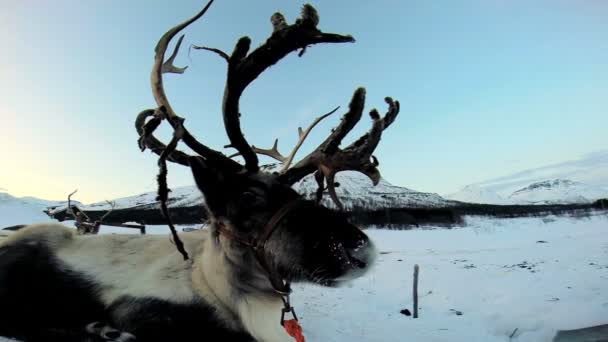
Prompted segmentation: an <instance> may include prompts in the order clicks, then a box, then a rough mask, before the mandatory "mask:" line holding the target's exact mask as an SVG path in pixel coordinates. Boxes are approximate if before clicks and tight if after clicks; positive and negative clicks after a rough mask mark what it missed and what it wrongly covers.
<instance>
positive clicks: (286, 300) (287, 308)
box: [280, 296, 298, 326]
mask: <svg viewBox="0 0 608 342" xmlns="http://www.w3.org/2000/svg"><path fill="white" fill-rule="evenodd" d="M282 299H283V309H281V322H280V323H281V326H283V325H284V323H285V315H286V314H287V313H291V315H292V316H293V319H294V320H296V322H297V321H298V316H297V315H296V310H295V309H294V308H293V306H291V304H290V303H289V296H285V297H282Z"/></svg>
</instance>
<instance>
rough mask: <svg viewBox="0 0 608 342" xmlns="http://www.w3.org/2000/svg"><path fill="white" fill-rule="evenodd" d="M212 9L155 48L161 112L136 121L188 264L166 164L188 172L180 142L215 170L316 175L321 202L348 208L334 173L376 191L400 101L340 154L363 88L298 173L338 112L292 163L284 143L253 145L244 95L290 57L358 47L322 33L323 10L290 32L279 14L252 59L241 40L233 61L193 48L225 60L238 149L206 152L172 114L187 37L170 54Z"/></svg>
mask: <svg viewBox="0 0 608 342" xmlns="http://www.w3.org/2000/svg"><path fill="white" fill-rule="evenodd" d="M212 3H213V0H212V1H209V3H207V5H206V6H205V7H204V8H203V9H202V10H201V11H200V12H199V13H198V14H196V15H195V16H194V17H192V18H190V19H188V20H186V21H185V22H183V23H181V24H179V25H177V26H175V27H173V28H171V29H170V30H169V31H167V32H166V33H165V34H164V35H163V36H162V37H161V39H160V40H159V42H158V44H157V46H156V49H155V57H154V65H153V68H152V73H151V85H152V93H153V95H154V99H155V101H156V103H157V105H158V107H157V108H156V109H148V110H144V111H143V112H141V113H140V114H139V115H138V117H137V119H136V122H135V125H136V128H137V132H138V134H139V136H140V138H139V146H140V148H141V150H142V151H143V150H145V149H146V148H148V149H150V150H151V151H152V152H154V153H156V154H158V155H159V156H160V158H159V161H158V164H159V169H160V172H159V175H158V184H159V191H158V195H159V196H158V199H159V200H160V202H161V209H162V211H163V214H164V215H165V217H166V219H167V222H168V224H169V226H170V228H171V231H172V234H173V239H174V241H175V244H176V246H177V248H178V249H179V251H180V252H181V253H182V255H183V256H184V258H185V259H187V258H188V254H187V253H186V251H185V250H184V248H183V245H182V244H181V241H180V240H179V236H178V235H177V232H176V230H175V227H174V226H173V224H172V222H171V218H170V216H169V212H168V206H167V201H168V193H169V191H170V190H169V188H168V186H167V181H166V177H167V167H166V162H167V161H170V162H174V163H177V164H181V165H185V166H189V165H190V162H189V160H190V159H189V158H190V156H189V155H188V154H187V153H184V152H182V151H179V150H177V149H176V147H177V144H178V142H179V141H182V142H184V143H185V144H186V145H187V146H188V147H189V148H190V149H192V150H193V151H194V152H195V153H197V154H198V155H199V156H200V157H202V158H204V159H205V160H211V161H213V163H212V164H213V165H217V166H218V168H221V169H226V170H230V171H237V172H247V173H256V172H259V170H260V168H259V161H258V155H265V156H269V157H271V158H274V159H275V160H278V161H280V162H281V163H282V164H283V166H282V169H281V170H280V171H279V172H278V177H279V179H280V180H281V181H282V182H284V183H286V184H290V185H293V184H294V183H296V182H298V181H299V180H301V179H302V178H304V177H305V176H306V175H308V174H313V173H314V177H315V179H316V181H317V183H318V185H319V189H318V191H317V196H316V201H317V203H319V202H320V201H321V198H322V195H323V193H324V191H325V190H327V191H328V192H329V194H330V196H331V198H332V200H333V201H334V203H335V204H336V206H337V207H338V208H340V209H343V205H342V204H341V202H340V200H339V199H338V196H337V194H336V189H335V187H336V183H335V175H336V173H338V172H340V171H345V170H354V171H359V172H362V173H364V174H366V175H367V176H368V177H369V178H370V179H371V180H372V182H373V183H374V184H377V183H378V181H379V180H380V173H379V171H378V169H377V166H378V162H377V160H376V158H375V157H373V156H372V153H373V151H374V149H375V148H376V146H377V145H378V142H379V141H380V137H381V135H382V131H383V130H384V129H386V128H387V127H388V126H390V124H391V123H392V122H393V121H394V119H395V117H396V116H397V114H398V112H399V102H397V101H393V100H392V99H390V98H386V102H387V103H388V104H389V110H388V112H387V114H386V115H385V116H384V117H382V118H381V117H380V115H379V114H378V112H377V111H376V110H372V111H371V112H370V116H371V118H372V121H373V124H372V128H371V129H370V131H369V132H368V133H367V134H365V135H364V136H362V137H361V138H359V139H358V140H357V141H355V142H354V143H352V144H351V145H349V146H347V147H345V148H340V144H341V142H342V140H343V139H344V137H345V136H346V135H347V134H348V133H349V132H350V131H351V130H352V129H353V127H354V126H355V125H356V124H357V122H358V121H359V120H360V119H361V116H362V112H363V109H364V104H365V90H364V89H363V88H359V89H358V90H357V91H356V92H355V94H354V96H353V99H352V101H351V103H350V108H349V111H348V112H347V113H346V114H344V116H343V117H342V120H341V122H340V124H339V125H338V127H336V128H335V129H334V130H333V131H332V133H331V134H330V135H329V137H328V138H327V139H326V140H325V141H324V142H323V143H322V144H321V145H319V146H318V147H317V148H316V149H315V150H314V151H313V152H311V153H309V154H308V155H307V156H306V157H305V158H303V159H302V160H301V161H299V162H297V163H295V165H293V166H292V164H293V163H294V158H295V155H296V153H297V152H298V150H299V149H300V147H301V146H302V143H303V142H304V140H305V139H306V138H307V137H308V135H309V133H310V131H311V130H312V129H313V128H314V127H315V126H316V125H317V124H318V123H319V122H320V121H322V120H323V119H325V118H327V117H328V116H330V115H331V114H333V113H335V112H336V111H337V110H338V108H339V107H337V108H335V109H334V110H332V111H330V112H328V113H326V114H324V115H322V116H320V117H318V118H317V119H315V120H314V122H313V123H312V124H311V125H310V126H309V127H308V128H307V129H305V130H303V129H301V128H299V129H298V134H299V137H298V142H297V143H296V145H295V147H294V148H293V149H292V151H291V152H290V153H289V154H288V155H287V156H285V155H283V154H281V153H280V152H279V150H278V140H275V142H274V145H273V147H272V148H270V149H262V148H258V147H256V146H254V145H252V144H250V143H248V142H247V140H246V138H245V135H244V134H243V131H242V129H241V125H240V116H241V114H242V113H241V109H240V106H239V102H240V98H241V95H242V94H243V92H244V90H245V89H246V88H247V86H248V85H249V84H251V82H253V81H254V80H255V79H256V78H257V77H258V76H259V75H260V74H261V73H263V72H264V71H265V70H266V69H268V68H269V67H270V66H272V65H274V64H275V63H277V62H278V61H279V60H281V59H282V58H284V57H285V56H287V55H288V54H289V53H291V52H294V51H297V50H300V52H299V54H298V55H299V56H302V55H303V54H304V52H305V51H306V48H307V47H309V46H311V45H315V44H320V43H352V42H354V41H355V39H354V38H353V37H352V36H350V35H340V34H335V33H325V32H322V31H320V30H319V29H318V28H317V25H318V24H319V15H318V13H317V11H316V10H315V9H314V8H313V7H312V6H311V5H309V4H306V5H304V6H303V7H302V11H301V16H300V18H298V19H297V20H296V21H295V23H294V24H291V25H290V24H288V23H287V21H286V20H285V17H284V16H283V15H282V14H281V13H278V12H277V13H275V14H273V15H272V17H271V20H270V21H271V23H272V27H273V32H272V34H271V36H270V37H269V38H268V39H267V40H266V41H265V42H264V44H262V45H261V46H259V47H258V48H256V49H254V50H253V51H251V52H250V46H251V40H250V39H249V37H242V38H240V39H239V40H238V41H237V43H236V44H235V47H234V49H233V51H232V53H230V54H228V53H226V52H224V51H222V50H221V49H218V48H212V47H206V46H198V45H192V46H191V48H193V49H197V50H205V51H209V52H212V53H214V54H216V55H218V56H220V57H221V58H222V59H223V60H225V61H226V63H227V77H226V86H225V89H224V96H223V100H222V117H223V122H224V127H225V130H226V134H227V136H228V139H229V141H230V144H229V145H226V146H225V147H226V148H234V149H236V153H234V154H232V155H231V156H226V155H224V154H223V153H221V152H219V151H216V150H214V149H211V148H209V147H207V146H205V145H204V144H202V143H200V142H199V141H198V140H197V139H196V138H194V137H193V136H192V134H190V132H189V131H188V130H187V129H186V127H185V126H184V119H183V118H181V117H179V116H178V115H177V114H176V113H175V111H174V110H173V108H172V106H171V104H170V103H169V100H168V98H167V96H166V93H165V90H164V86H163V74H165V73H174V74H182V73H184V72H185V71H186V69H187V67H182V68H180V67H176V66H175V65H174V64H173V62H174V60H175V57H176V56H177V54H178V52H179V49H180V46H181V44H182V41H183V39H184V35H182V36H180V38H179V40H178V41H177V44H176V45H175V48H174V50H173V52H172V54H171V55H170V56H169V57H168V58H167V59H166V60H165V53H166V51H167V48H168V46H169V43H170V41H171V39H172V38H173V37H175V36H176V35H177V34H178V33H179V32H180V31H181V30H183V29H184V28H186V27H187V26H188V25H190V24H191V23H193V22H194V21H196V20H197V19H199V18H200V17H202V16H203V15H204V14H205V12H206V11H207V10H208V9H209V7H210V6H211V4H212ZM163 120H166V121H167V122H169V124H170V125H171V126H172V127H173V129H174V135H173V139H172V140H171V143H169V144H168V145H165V144H164V143H162V142H161V141H160V140H158V139H157V138H155V137H154V135H153V133H154V131H155V129H156V128H158V126H159V125H160V124H161V123H162V121H163ZM235 156H241V157H242V158H243V160H244V165H241V164H240V163H238V162H237V161H235V160H234V159H232V157H235Z"/></svg>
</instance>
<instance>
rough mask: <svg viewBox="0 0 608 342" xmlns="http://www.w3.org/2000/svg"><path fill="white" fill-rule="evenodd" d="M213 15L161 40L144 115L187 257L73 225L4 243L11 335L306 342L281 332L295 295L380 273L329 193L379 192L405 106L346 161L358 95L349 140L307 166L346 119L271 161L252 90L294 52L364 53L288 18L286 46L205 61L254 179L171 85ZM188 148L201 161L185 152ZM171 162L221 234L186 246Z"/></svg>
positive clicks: (339, 135)
mask: <svg viewBox="0 0 608 342" xmlns="http://www.w3.org/2000/svg"><path fill="white" fill-rule="evenodd" d="M212 2H213V0H210V1H209V3H208V4H207V5H206V6H205V7H204V8H203V9H202V10H201V11H200V12H199V13H198V14H196V15H195V16H193V17H192V18H190V19H188V20H186V21H184V22H183V23H181V24H178V25H177V26H175V27H173V28H171V29H169V30H168V31H167V32H166V33H165V34H164V35H163V36H162V37H161V38H160V39H159V41H158V44H157V46H156V49H155V56H154V63H153V66H152V72H151V77H150V81H151V86H152V94H153V96H154V99H155V101H156V104H157V105H158V107H157V108H155V109H147V110H144V111H142V112H141V113H140V114H139V115H138V116H137V119H136V122H135V126H136V129H137V132H138V134H139V136H140V139H139V147H140V148H141V149H142V151H143V150H146V149H149V150H151V151H152V152H154V153H156V154H158V155H159V156H160V158H159V160H158V165H159V170H160V171H159V175H158V177H157V179H158V184H159V191H158V194H159V199H160V207H161V210H163V213H164V214H165V216H166V217H167V219H168V224H169V227H170V228H171V231H172V234H173V236H172V237H173V242H174V243H175V245H174V244H173V243H172V242H171V241H170V240H169V238H168V237H166V236H133V235H129V236H123V235H102V236H86V235H82V236H76V235H75V233H74V231H73V230H70V229H68V228H66V227H63V226H60V225H35V226H29V227H26V228H24V229H22V230H20V231H19V232H17V233H14V234H12V235H11V236H10V237H8V238H4V239H3V240H4V241H3V242H1V244H0V305H1V307H0V335H8V336H13V337H17V338H21V339H23V340H25V341H26V342H42V341H44V342H49V341H51V342H52V341H61V342H76V341H78V342H83V341H115V342H125V341H130V340H133V339H132V338H131V337H133V336H132V335H134V336H135V337H136V338H137V341H138V342H147V341H159V342H160V341H163V342H166V341H180V342H181V341H231V342H244V341H259V342H283V341H293V339H292V338H290V337H289V336H288V335H287V333H286V332H285V331H284V330H283V328H282V327H281V326H280V319H281V312H282V309H285V310H286V311H288V309H289V308H288V305H287V303H288V302H289V301H288V298H289V294H290V291H291V289H290V287H289V284H290V283H291V282H309V283H315V284H318V285H322V286H337V285H339V284H341V283H343V282H345V281H349V280H351V279H354V278H357V277H360V276H362V275H363V274H365V272H366V271H367V270H369V269H370V267H371V265H372V264H373V261H374V259H375V255H376V252H375V248H374V246H373V243H372V242H371V241H370V240H369V238H368V237H367V236H366V235H365V234H364V233H363V232H362V231H361V230H360V229H359V228H357V227H355V226H354V225H352V224H350V222H349V221H348V219H347V218H346V216H345V215H344V214H343V213H340V212H336V211H333V210H330V209H328V208H325V207H323V206H321V205H320V200H321V197H322V196H323V193H324V192H325V191H326V190H327V192H329V194H330V196H331V197H332V199H333V200H334V202H335V204H336V206H337V207H338V208H341V207H342V206H341V204H340V201H339V200H338V197H337V194H336V191H335V186H336V185H337V184H335V182H334V180H335V175H336V173H337V172H340V171H344V170H355V171H359V172H362V173H364V174H365V175H367V176H368V177H369V178H370V179H371V181H372V182H374V184H377V182H378V181H379V180H380V172H379V170H378V169H377V166H378V165H379V164H378V160H377V159H376V158H375V157H374V156H373V155H372V153H373V151H374V150H375V148H376V147H377V146H378V143H379V141H380V138H381V135H382V132H383V131H384V130H385V129H386V128H387V127H389V126H390V125H391V124H392V123H393V121H394V120H395V118H396V116H397V114H398V113H399V102H398V101H393V100H392V99H391V98H390V97H387V98H385V101H386V103H387V104H388V107H389V109H388V111H387V113H386V114H385V115H384V116H383V117H381V116H380V114H379V113H378V111H376V110H375V109H374V110H372V111H371V112H370V118H371V119H372V127H371V129H370V130H369V132H368V133H366V134H364V135H363V136H361V137H360V138H359V139H357V140H356V141H354V142H353V143H351V144H350V145H348V146H346V147H344V148H342V147H341V143H342V140H343V139H344V138H345V137H346V135H347V134H348V133H349V132H350V131H351V130H352V129H353V128H354V127H355V125H356V124H357V122H358V121H359V120H360V119H361V117H362V113H363V109H364V105H365V93H366V92H365V89H363V88H359V89H357V90H356V91H355V92H354V95H353V97H352V100H351V102H350V105H349V109H348V111H347V112H346V113H345V114H344V116H343V117H342V120H341V121H340V123H339V124H338V126H336V128H334V129H333V130H332V131H331V133H330V134H329V136H328V137H327V138H326V139H325V140H324V141H323V142H322V143H321V144H320V145H319V146H318V147H317V148H316V149H315V150H313V151H312V152H311V153H309V154H308V155H307V156H306V157H304V158H303V159H302V160H300V161H299V162H297V163H294V165H291V163H292V162H293V161H294V157H295V155H296V153H297V151H298V149H299V148H300V147H301V146H302V143H303V141H304V140H305V139H306V137H307V136H308V134H309V133H310V131H311V130H312V128H313V127H314V126H315V125H316V124H317V123H318V122H319V121H321V120H323V119H324V118H326V117H328V116H329V115H331V114H332V113H333V112H335V111H336V110H337V109H338V108H336V109H334V110H333V111H331V112H329V113H327V114H325V115H323V116H320V117H319V118H317V119H316V120H315V121H314V122H313V124H312V125H310V126H309V127H308V128H307V129H306V130H302V129H299V130H298V135H299V139H298V143H297V144H296V146H295V148H294V149H293V150H292V152H291V153H290V154H289V155H288V157H283V155H281V154H280V153H279V152H278V147H277V142H276V141H275V144H274V146H273V148H272V149H269V150H265V149H259V148H256V147H255V146H252V145H250V144H249V142H248V141H247V140H246V139H245V136H244V135H243V132H242V130H241V127H240V116H241V110H240V107H239V102H240V97H241V94H242V93H243V91H244V90H245V88H247V86H248V85H249V84H251V82H253V81H254V80H255V79H256V78H257V77H258V76H259V75H260V74H261V73H262V72H264V71H265V70H267V69H268V68H269V67H270V66H272V65H274V64H275V63H277V62H278V61H279V60H281V59H282V58H283V57H285V56H286V55H288V54H289V53H291V52H294V51H297V50H300V55H302V54H303V53H304V51H305V49H306V48H307V47H309V46H312V45H315V44H320V43H349V42H354V38H353V37H351V36H348V35H346V36H345V35H339V34H334V33H325V32H322V31H320V30H319V29H318V28H317V25H318V23H319V16H318V13H317V12H316V10H315V9H314V8H313V7H312V6H311V5H308V4H306V5H304V7H303V10H302V15H301V18H299V19H297V20H296V22H295V23H294V24H293V25H288V24H287V23H286V22H285V21H284V18H283V17H282V16H281V15H277V14H275V16H274V19H277V18H278V19H277V20H278V21H277V20H273V24H274V29H275V32H274V33H273V34H272V35H271V36H270V38H268V39H267V40H266V41H265V43H264V44H262V45H261V46H259V47H258V48H256V49H255V50H253V51H251V52H250V51H249V49H250V46H251V40H250V39H249V38H248V37H242V38H240V39H239V40H238V42H237V43H236V45H235V48H234V50H233V52H232V53H231V54H230V55H229V54H227V53H225V52H223V51H221V50H219V49H215V48H207V47H198V48H200V49H204V50H208V51H211V52H214V53H216V54H218V55H219V56H220V57H222V58H223V59H224V60H225V61H226V63H227V80H226V87H225V90H224V96H223V98H222V117H223V120H224V127H225V129H226V133H227V136H228V138H229V140H230V145H229V147H231V148H234V149H236V150H237V151H238V153H237V155H240V156H242V158H243V159H244V165H241V164H240V163H239V162H237V161H236V160H234V159H232V158H230V157H227V156H226V155H224V154H223V153H222V152H220V151H216V150H214V149H212V148H210V147H208V146H205V145H204V144H202V143H201V142H199V141H198V140H196V139H195V138H194V136H192V135H191V134H190V133H189V132H188V130H187V129H186V128H185V127H184V120H183V119H181V118H180V117H178V116H177V115H176V113H175V112H174V110H173V109H172V107H171V104H170V103H169V100H168V98H167V96H166V94H165V91H164V86H163V81H162V80H163V74H164V73H168V72H169V73H178V74H179V73H183V72H184V71H185V70H186V68H178V67H175V66H174V65H173V61H174V59H175V57H176V55H177V53H178V50H179V48H180V45H181V43H182V40H183V37H184V36H183V35H182V36H181V37H180V38H179V40H178V41H177V43H176V45H175V48H174V51H173V53H172V54H171V55H170V56H169V57H168V58H165V53H166V51H167V48H168V46H169V43H170V41H171V39H172V38H173V37H174V36H175V35H177V34H178V33H179V32H180V31H181V30H183V29H184V28H186V27H187V26H188V25H190V24H191V23H193V22H194V21H196V20H197V19H198V18H200V17H202V16H203V15H204V14H205V13H206V11H207V10H208V9H209V7H210V6H211V3H212ZM279 19H280V20H279ZM195 48H197V47H195ZM163 120H166V121H168V122H169V123H170V124H171V126H172V128H173V129H174V135H173V138H172V140H171V142H170V143H169V144H167V145H165V144H164V143H162V142H161V141H160V140H158V139H157V138H156V137H154V135H153V133H154V130H155V129H156V128H157V127H158V126H159V125H160V124H161V123H162V121H163ZM180 140H182V141H183V142H184V143H185V144H186V145H187V146H188V147H189V148H190V149H191V150H192V151H194V152H195V153H196V154H197V156H191V155H189V154H187V153H184V152H182V151H179V150H177V149H176V146H177V144H178V142H179V141H180ZM258 154H261V155H267V156H270V157H272V158H275V159H277V160H279V161H281V162H282V163H284V164H283V168H282V169H281V171H279V172H276V173H266V172H263V171H261V170H260V167H259V163H258V157H257V155H258ZM235 156H236V155H235ZM167 161H170V162H174V163H177V164H180V165H183V166H187V167H189V168H190V169H191V171H192V174H193V177H194V181H195V183H196V185H197V186H198V188H199V189H200V190H201V192H202V193H203V195H204V198H205V205H206V207H207V210H208V214H209V217H210V220H211V224H210V227H209V229H208V230H206V231H196V232H190V233H184V234H182V237H183V241H182V238H180V236H179V235H178V234H177V232H176V230H175V227H174V226H173V225H172V223H171V220H170V215H169V214H168V208H167V200H168V195H169V189H168V185H167V181H166V180H167V167H166V162H167ZM310 174H314V178H315V180H316V182H317V184H318V190H317V194H316V201H311V200H305V199H303V198H302V196H301V195H300V194H298V193H297V192H296V191H294V190H293V188H292V185H293V184H295V183H296V182H298V181H300V180H302V179H303V178H304V177H305V176H307V175H310ZM176 247H177V250H176V249H175V248H176ZM178 252H179V253H178ZM284 303H285V304H284ZM91 322H103V323H105V324H107V325H110V326H112V327H113V328H117V329H119V330H120V331H123V332H125V333H123V334H121V333H120V331H112V333H111V334H107V333H104V332H103V331H104V330H102V333H101V334H98V335H95V334H93V333H91V330H93V331H94V332H95V333H97V330H98V328H99V326H98V325H97V324H93V325H91V324H90V323H91ZM104 329H105V328H104ZM129 334H132V335H129Z"/></svg>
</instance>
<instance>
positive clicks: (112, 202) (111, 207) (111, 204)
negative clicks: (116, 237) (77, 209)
mask: <svg viewBox="0 0 608 342" xmlns="http://www.w3.org/2000/svg"><path fill="white" fill-rule="evenodd" d="M106 203H108V204H109V205H110V210H108V211H107V212H106V213H105V214H104V215H103V216H102V217H101V218H100V219H99V220H98V222H103V220H105V219H106V217H108V215H110V213H112V211H114V208H116V201H111V202H110V201H107V200H106Z"/></svg>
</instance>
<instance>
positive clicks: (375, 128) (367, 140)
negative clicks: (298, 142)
mask: <svg viewBox="0 0 608 342" xmlns="http://www.w3.org/2000/svg"><path fill="white" fill-rule="evenodd" d="M385 101H386V103H387V104H388V106H389V109H388V111H387V113H386V114H385V115H384V117H382V118H381V117H380V114H379V113H378V111H377V110H375V109H373V110H372V111H370V117H371V119H372V122H373V123H372V128H371V129H370V130H369V132H367V133H366V134H364V135H363V136H362V137H360V138H359V139H357V140H356V141H355V142H353V143H352V144H350V145H348V146H347V147H346V148H344V149H341V148H340V144H341V143H342V140H343V139H344V138H345V137H346V135H347V134H348V133H349V132H350V131H351V130H352V129H353V128H354V127H355V125H356V124H357V122H358V121H359V120H360V119H361V116H362V112H363V108H364V105H365V89H363V88H359V89H357V90H356V91H355V93H354V95H353V98H352V100H351V103H350V106H349V111H348V112H347V113H346V114H344V116H343V117H342V120H341V121H340V124H339V125H338V126H337V127H336V128H335V129H333V130H332V132H331V134H330V135H329V137H328V138H327V139H325V141H324V142H323V143H321V144H320V145H319V146H318V147H317V148H316V149H315V150H314V151H312V152H311V153H310V154H308V155H307V156H306V157H304V158H303V159H302V160H301V161H299V162H298V163H297V164H296V165H294V166H293V167H291V168H289V169H287V170H285V171H284V172H283V173H282V174H281V177H282V178H283V180H284V181H286V182H288V183H290V184H294V183H296V182H298V181H299V180H301V179H302V178H304V177H305V176H306V175H308V174H311V173H315V179H316V180H317V184H318V185H319V189H318V191H317V201H320V200H321V196H322V194H323V191H324V189H325V182H327V190H328V192H329V194H330V196H331V198H332V200H333V201H334V203H335V204H336V206H337V207H338V208H340V209H343V205H342V203H341V202H340V200H339V199H338V196H337V194H336V190H335V187H336V184H335V175H336V174H337V173H338V172H340V171H346V170H352V171H359V172H361V173H363V174H365V175H366V176H367V177H369V178H370V179H371V180H372V182H373V184H374V185H376V184H378V182H379V181H380V178H381V176H380V171H378V168H377V167H378V160H377V159H376V157H374V156H373V155H372V153H373V152H374V150H375V149H376V147H377V146H378V143H379V142H380V138H381V137H382V132H383V131H384V130H385V129H386V128H388V127H389V126H390V125H391V124H392V123H393V122H394V121H395V118H396V117H397V115H398V114H399V109H400V107H399V101H393V99H391V98H390V97H387V98H385Z"/></svg>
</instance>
